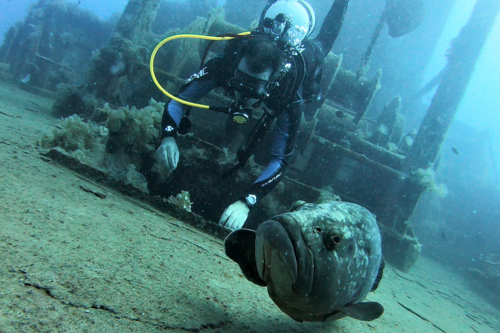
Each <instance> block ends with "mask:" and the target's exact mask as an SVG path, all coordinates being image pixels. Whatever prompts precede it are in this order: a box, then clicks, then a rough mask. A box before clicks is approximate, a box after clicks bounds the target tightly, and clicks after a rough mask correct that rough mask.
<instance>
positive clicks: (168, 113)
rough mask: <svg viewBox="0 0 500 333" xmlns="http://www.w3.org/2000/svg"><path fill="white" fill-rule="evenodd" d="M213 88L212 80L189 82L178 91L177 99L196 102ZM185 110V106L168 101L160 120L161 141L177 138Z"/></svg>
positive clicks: (214, 82)
mask: <svg viewBox="0 0 500 333" xmlns="http://www.w3.org/2000/svg"><path fill="white" fill-rule="evenodd" d="M215 87H216V81H215V80H212V79H204V80H196V81H191V82H189V83H187V84H186V85H184V86H183V87H182V88H181V89H180V90H179V93H178V94H177V97H179V98H180V99H182V100H185V101H188V102H197V101H199V100H200V99H201V98H203V97H204V96H205V95H206V94H208V92H209V91H210V90H212V89H214V88H215ZM185 109H186V105H184V104H181V103H179V102H177V101H174V100H170V102H169V103H168V104H167V105H166V106H165V110H164V111H163V117H162V120H161V128H162V132H161V138H162V139H163V138H165V137H176V136H177V132H178V130H179V124H180V122H181V118H182V115H183V113H184V110H185Z"/></svg>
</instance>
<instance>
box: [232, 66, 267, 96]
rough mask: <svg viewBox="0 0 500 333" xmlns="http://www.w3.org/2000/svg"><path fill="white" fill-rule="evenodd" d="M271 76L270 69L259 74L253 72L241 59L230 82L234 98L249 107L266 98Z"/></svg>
mask: <svg viewBox="0 0 500 333" xmlns="http://www.w3.org/2000/svg"><path fill="white" fill-rule="evenodd" d="M271 75H272V70H271V68H267V69H265V70H264V71H262V72H260V73H256V72H253V71H252V70H250V68H249V67H248V66H247V60H246V58H245V57H243V58H242V59H241V61H240V63H239V65H238V69H237V70H236V72H235V74H234V77H233V80H232V81H233V87H234V94H235V96H236V98H237V99H238V100H239V101H241V102H245V103H246V104H247V105H249V104H254V103H256V102H257V101H258V100H260V99H263V98H265V97H267V86H268V85H269V80H270V79H271Z"/></svg>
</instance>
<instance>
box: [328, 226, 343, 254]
mask: <svg viewBox="0 0 500 333" xmlns="http://www.w3.org/2000/svg"><path fill="white" fill-rule="evenodd" d="M342 238H343V237H342V235H341V234H340V232H339V231H338V230H335V229H330V230H328V232H327V233H326V238H325V245H326V248H327V249H328V250H335V249H336V248H337V247H338V246H339V245H340V243H341V242H342Z"/></svg>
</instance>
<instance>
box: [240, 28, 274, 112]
mask: <svg viewBox="0 0 500 333" xmlns="http://www.w3.org/2000/svg"><path fill="white" fill-rule="evenodd" d="M242 54H243V56H242V58H241V60H240V62H239V64H238V68H237V69H236V71H235V73H234V76H233V78H232V79H231V87H232V88H233V89H234V94H235V96H236V98H237V99H238V100H240V101H248V102H249V103H252V104H253V103H255V102H256V101H257V100H262V99H265V98H266V97H268V95H269V94H268V89H269V85H270V83H271V81H272V79H273V77H274V76H275V74H276V72H278V71H279V69H280V66H281V62H282V58H283V52H282V51H281V50H280V49H279V48H278V47H277V46H276V44H275V43H274V42H273V41H271V40H268V39H262V38H258V37H257V38H250V39H248V40H246V41H245V44H244V45H243V48H242Z"/></svg>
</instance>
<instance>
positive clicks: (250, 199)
mask: <svg viewBox="0 0 500 333" xmlns="http://www.w3.org/2000/svg"><path fill="white" fill-rule="evenodd" d="M245 202H246V204H247V206H248V208H252V207H253V206H254V205H255V204H256V203H257V196H256V195H255V194H249V195H247V196H246V197H245Z"/></svg>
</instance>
